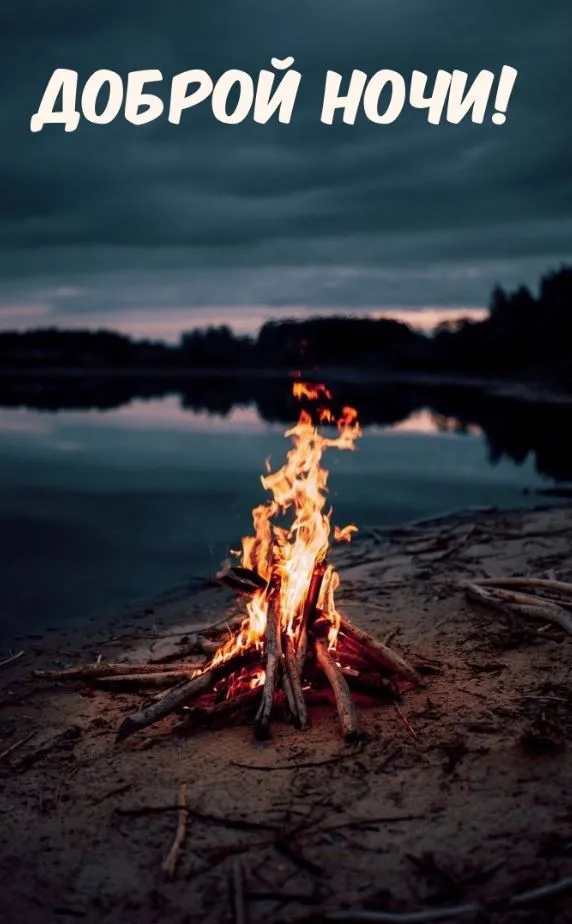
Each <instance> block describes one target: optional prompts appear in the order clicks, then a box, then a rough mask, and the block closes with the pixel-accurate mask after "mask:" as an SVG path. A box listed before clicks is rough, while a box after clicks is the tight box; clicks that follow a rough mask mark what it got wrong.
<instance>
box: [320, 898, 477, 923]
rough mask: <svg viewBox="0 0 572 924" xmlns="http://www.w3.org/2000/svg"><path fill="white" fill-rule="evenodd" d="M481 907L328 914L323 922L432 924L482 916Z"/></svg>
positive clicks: (463, 906) (474, 905) (349, 911)
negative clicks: (432, 923) (431, 923)
mask: <svg viewBox="0 0 572 924" xmlns="http://www.w3.org/2000/svg"><path fill="white" fill-rule="evenodd" d="M482 911H483V909H482V907H481V905H477V904H476V903H471V904H470V905H457V906H456V907H454V908H427V909H426V910H424V911H410V912H407V911H360V910H357V909H356V910H355V911H352V910H351V909H345V910H344V911H330V912H327V913H326V914H325V915H324V917H323V920H324V921H331V922H332V924H334V922H336V924H362V922H363V924H366V922H369V924H430V922H435V924H437V922H438V921H453V922H455V921H460V920H462V919H463V920H464V919H465V918H475V917H477V915H480V914H482Z"/></svg>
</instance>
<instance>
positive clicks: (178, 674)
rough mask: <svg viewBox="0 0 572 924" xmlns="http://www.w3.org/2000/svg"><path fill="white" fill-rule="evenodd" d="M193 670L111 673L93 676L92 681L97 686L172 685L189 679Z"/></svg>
mask: <svg viewBox="0 0 572 924" xmlns="http://www.w3.org/2000/svg"><path fill="white" fill-rule="evenodd" d="M194 673H195V671H192V670H189V671H181V670H179V671H161V673H160V674H159V673H157V674H113V675H112V676H110V677H94V678H93V681H92V683H93V684H94V685H95V686H98V687H111V688H112V689H113V688H114V687H174V686H175V685H176V684H178V683H181V681H184V680H190V679H191V678H192V675H193V674H194Z"/></svg>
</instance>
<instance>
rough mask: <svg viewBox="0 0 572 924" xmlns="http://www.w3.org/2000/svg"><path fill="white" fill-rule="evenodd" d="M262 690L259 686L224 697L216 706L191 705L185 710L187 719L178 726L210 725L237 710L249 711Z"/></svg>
mask: <svg viewBox="0 0 572 924" xmlns="http://www.w3.org/2000/svg"><path fill="white" fill-rule="evenodd" d="M259 695H260V691H259V689H258V688H257V687H254V688H253V689H252V690H246V692H245V693H240V694H239V695H238V696H233V697H232V698H231V699H224V700H223V701H222V702H221V703H216V704H215V705H214V706H191V707H190V708H189V709H187V710H186V712H185V720H184V722H182V723H181V725H179V726H178V728H180V729H183V728H187V727H188V726H192V725H195V724H204V725H210V724H214V723H215V722H216V721H217V720H218V719H220V718H228V717H229V716H232V715H234V714H235V713H237V712H242V711H243V712H245V713H247V712H248V711H249V710H250V709H251V708H253V707H254V705H255V704H256V702H257V700H258V697H259Z"/></svg>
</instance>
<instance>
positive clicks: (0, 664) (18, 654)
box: [0, 649, 24, 667]
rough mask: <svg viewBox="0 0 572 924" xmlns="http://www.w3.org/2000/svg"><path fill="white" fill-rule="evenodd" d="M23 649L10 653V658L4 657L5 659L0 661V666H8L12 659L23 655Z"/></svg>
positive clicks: (15, 659)
mask: <svg viewBox="0 0 572 924" xmlns="http://www.w3.org/2000/svg"><path fill="white" fill-rule="evenodd" d="M23 655H24V649H22V651H19V652H18V653H17V654H15V655H12V656H11V657H10V658H6V660H5V661H0V667H8V665H9V664H13V663H14V661H17V660H18V659H19V658H21V657H23Z"/></svg>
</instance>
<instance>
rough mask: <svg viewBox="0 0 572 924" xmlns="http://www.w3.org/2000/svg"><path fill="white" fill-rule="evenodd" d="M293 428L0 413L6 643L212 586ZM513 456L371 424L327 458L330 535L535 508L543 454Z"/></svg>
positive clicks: (418, 419)
mask: <svg viewBox="0 0 572 924" xmlns="http://www.w3.org/2000/svg"><path fill="white" fill-rule="evenodd" d="M187 404H188V403H187ZM393 416H394V417H399V416H400V415H399V414H397V415H393ZM489 416H490V415H489ZM487 419H489V418H487ZM511 422H512V423H514V419H513V417H511ZM287 424H288V421H287V420H286V421H273V420H268V419H266V418H265V417H264V415H263V414H261V412H260V409H259V408H258V406H257V405H256V404H255V403H250V404H244V405H240V406H235V407H232V408H230V409H228V408H225V410H224V411H222V412H219V413H213V412H212V411H209V410H205V409H201V410H197V409H192V408H190V407H188V406H186V403H185V402H184V401H183V400H182V399H181V397H180V396H179V395H177V394H170V395H166V396H165V397H161V398H152V399H148V400H141V399H134V400H132V401H130V402H127V403H124V404H122V405H121V406H119V407H114V408H111V409H109V410H62V411H59V412H46V411H43V410H37V409H35V410H34V409H29V408H14V407H9V408H7V407H4V408H0V483H1V487H0V581H1V585H2V611H1V615H0V632H1V634H2V635H3V636H4V637H5V638H10V637H12V636H14V635H15V634H25V633H32V632H37V631H41V630H42V629H45V628H48V627H53V626H61V625H63V624H64V623H66V622H68V621H70V620H73V621H76V620H85V619H87V618H89V617H92V616H97V615H99V614H104V613H109V612H111V611H113V610H114V609H116V608H117V609H121V608H122V607H123V606H124V605H126V604H130V603H136V602H139V601H142V600H145V599H149V598H150V597H153V596H155V595H157V594H160V593H161V592H163V591H166V590H170V589H171V588H174V587H179V586H180V587H182V586H187V585H188V586H193V585H196V584H197V583H198V582H199V580H200V579H203V578H205V577H208V576H209V575H211V574H212V573H213V572H214V571H216V570H217V568H218V567H219V565H220V562H221V560H222V559H223V558H224V557H225V556H226V554H227V552H228V549H229V548H232V547H237V544H238V542H239V539H240V537H241V536H242V535H244V534H246V533H249V532H250V531H251V510H252V508H253V506H254V505H255V504H257V503H259V502H261V501H262V500H263V499H264V497H265V492H264V491H263V489H262V486H261V484H260V475H261V474H262V473H263V471H264V461H265V459H266V458H268V457H270V460H271V462H272V465H273V467H277V466H278V465H280V464H282V460H283V458H284V454H285V452H286V451H287V449H288V446H289V441H287V440H286V439H285V438H284V436H283V433H284V430H285V428H286V426H287ZM498 427H500V424H498V422H497V429H498ZM507 427H508V429H509V430H510V426H509V424H508V423H507ZM501 429H502V427H501ZM514 438H515V437H514V434H513V437H512V439H513V441H514ZM517 443H518V440H517ZM519 445H520V444H519ZM491 453H492V454H493V456H496V457H497V458H496V461H495V463H494V464H493V463H492V462H491ZM512 454H513V455H514V456H515V458H510V455H506V454H505V455H503V453H502V452H499V450H498V448H496V449H494V448H493V449H491V437H490V434H489V436H486V435H485V433H484V432H483V430H482V428H481V427H480V426H479V425H478V424H472V423H470V422H469V423H467V421H466V420H464V421H462V423H460V422H459V420H458V419H456V418H454V417H447V416H444V415H443V414H442V413H438V412H436V411H435V410H434V409H433V410H432V409H431V408H430V407H425V406H418V407H414V408H412V409H409V410H406V412H405V413H404V414H403V415H402V417H401V419H396V420H394V422H392V423H386V424H382V425H380V424H375V423H371V424H369V425H367V426H365V427H364V434H363V437H362V438H361V439H360V440H359V441H358V449H357V451H356V452H341V451H339V450H335V449H331V450H328V451H327V453H326V455H325V457H324V462H325V465H326V467H327V468H329V469H330V471H331V475H330V482H329V483H330V499H331V502H332V506H333V508H334V516H333V522H334V523H338V524H340V525H345V524H347V523H350V522H351V523H355V524H356V525H357V526H358V527H359V528H360V529H367V528H368V527H371V526H375V525H378V524H401V523H404V522H407V521H409V520H412V519H417V518H420V517H425V516H431V515H435V514H439V513H442V512H443V511H445V510H450V509H455V508H462V507H467V506H473V505H485V506H489V505H495V506H499V507H515V506H524V505H528V504H531V503H538V501H539V498H538V497H537V496H536V497H535V496H534V494H530V495H527V494H525V493H523V492H524V491H525V490H527V489H535V488H539V487H546V486H549V485H551V484H553V483H554V479H553V478H551V477H550V476H549V475H547V474H539V473H538V471H537V467H538V459H537V454H536V455H535V453H534V451H530V452H524V453H523V452H522V451H521V450H520V449H518V448H517V450H513V451H512ZM499 456H501V457H500V458H499Z"/></svg>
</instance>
